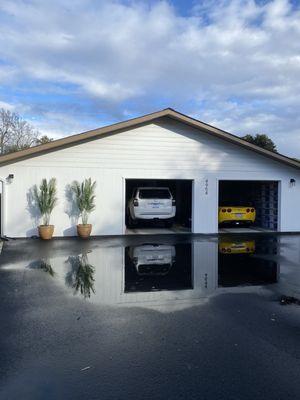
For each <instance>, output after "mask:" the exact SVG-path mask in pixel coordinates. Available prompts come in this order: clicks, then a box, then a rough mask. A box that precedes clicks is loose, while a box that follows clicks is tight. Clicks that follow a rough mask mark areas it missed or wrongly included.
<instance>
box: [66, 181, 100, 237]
mask: <svg viewBox="0 0 300 400" xmlns="http://www.w3.org/2000/svg"><path fill="white" fill-rule="evenodd" d="M95 188H96V182H92V180H91V178H89V179H85V180H84V181H83V182H82V183H79V182H77V181H75V182H74V183H73V185H72V190H73V192H74V194H75V198H76V204H77V207H78V210H79V212H80V214H79V215H80V216H81V219H82V224H78V225H77V234H78V236H80V237H81V238H88V237H89V236H90V234H91V232H92V225H91V224H88V218H89V215H90V213H91V212H92V211H93V210H94V209H95Z"/></svg>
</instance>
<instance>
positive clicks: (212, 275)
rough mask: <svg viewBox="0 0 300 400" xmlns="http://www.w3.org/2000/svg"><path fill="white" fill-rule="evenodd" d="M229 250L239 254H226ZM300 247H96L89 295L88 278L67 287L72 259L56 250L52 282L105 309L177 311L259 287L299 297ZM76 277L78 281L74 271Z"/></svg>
mask: <svg viewBox="0 0 300 400" xmlns="http://www.w3.org/2000/svg"><path fill="white" fill-rule="evenodd" d="M253 241H254V243H253ZM224 243H227V244H226V245H224ZM229 247H230V248H231V249H233V248H234V249H235V251H231V252H228V251H226V252H223V251H222V249H225V248H226V249H228V248H229ZM247 248H248V249H251V251H247ZM299 248H300V237H290V236H281V237H277V236H273V235H269V236H268V235H263V236H261V237H256V239H255V240H254V239H249V238H248V239H241V243H240V242H239V241H238V240H237V239H236V238H235V237H234V239H232V238H226V241H225V242H224V240H223V242H222V241H221V242H220V244H218V242H217V240H216V239H214V238H213V239H211V240H206V241H204V240H203V241H202V240H199V241H194V242H191V243H187V244H183V243H181V244H180V243H175V244H174V243H172V244H164V243H158V244H153V243H152V244H145V245H138V246H131V247H128V248H124V247H121V246H117V247H100V246H94V245H93V247H91V249H90V250H88V249H85V253H88V264H89V265H91V266H93V271H92V274H88V278H89V279H88V282H89V283H91V287H90V291H88V292H87V291H86V290H85V289H84V287H83V286H82V285H81V283H84V282H86V279H85V277H86V276H85V275H84V276H83V275H81V274H79V275H80V276H78V278H80V279H79V280H78V279H77V280H76V279H75V281H76V282H77V286H76V285H75V283H76V282H75V281H74V282H73V281H72V282H73V284H71V285H68V284H67V276H68V274H69V276H70V271H71V269H70V262H69V261H70V256H68V255H67V254H64V255H61V256H57V253H56V252H55V251H53V252H52V257H50V255H49V257H48V261H49V263H50V264H51V270H53V271H54V278H53V279H52V280H51V281H52V282H55V281H57V282H60V283H61V284H62V285H63V287H64V288H65V289H66V290H67V293H69V295H71V296H73V295H74V288H75V287H77V288H78V290H77V292H76V295H77V296H79V297H82V298H84V297H85V298H86V300H87V301H91V302H94V303H96V304H99V305H101V304H109V305H123V306H141V307H151V308H157V307H160V308H164V307H168V309H169V308H170V307H171V308H172V309H174V310H175V309H181V308H184V307H189V306H192V305H194V304H198V303H199V302H202V301H204V300H206V299H208V298H209V297H210V296H211V295H216V294H218V293H223V292H224V291H225V292H226V291H232V290H234V291H237V290H238V291H243V290H247V291H249V290H256V287H257V286H258V285H260V286H264V287H266V288H268V290H271V291H272V292H275V293H277V294H278V295H290V294H291V295H293V296H296V297H297V296H298V297H299V290H300V289H299V287H300V269H299V265H300V252H299ZM236 250H237V251H236ZM245 250H246V252H245ZM82 255H83V253H82V254H79V255H78V257H81V258H82ZM15 265H16V264H15V263H14V266H15ZM33 265H39V268H40V263H37V264H34V260H33V261H32V262H31V263H30V264H28V267H29V268H31V269H32V268H33V267H32V266H33ZM41 271H43V269H41ZM77 271H78V269H77ZM75 272H76V271H75ZM90 272H91V271H90ZM47 275H48V274H45V276H47ZM71 275H72V274H71ZM72 276H73V277H75V278H76V274H74V270H73V275H72ZM78 282H79V283H78ZM245 286H247V288H245ZM81 288H83V289H82V290H81ZM84 293H88V295H87V296H84Z"/></svg>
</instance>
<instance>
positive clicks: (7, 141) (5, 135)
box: [0, 108, 277, 154]
mask: <svg viewBox="0 0 300 400" xmlns="http://www.w3.org/2000/svg"><path fill="white" fill-rule="evenodd" d="M242 139H244V140H246V141H247V142H249V143H252V144H255V145H257V146H259V147H262V148H264V149H266V150H270V151H273V152H275V153H276V152H277V149H276V145H275V143H274V142H273V140H272V139H270V138H269V137H268V136H267V135H265V134H257V135H246V136H243V137H242ZM52 140H53V139H51V138H49V137H48V136H46V135H41V133H40V132H39V131H38V130H37V129H35V128H34V126H33V125H31V124H30V123H29V122H28V121H26V120H24V119H23V118H22V117H21V116H20V115H19V114H18V113H16V112H13V111H9V110H5V109H4V108H0V154H7V153H12V152H14V151H18V150H24V149H27V148H29V147H32V146H37V145H39V144H44V143H48V142H51V141H52Z"/></svg>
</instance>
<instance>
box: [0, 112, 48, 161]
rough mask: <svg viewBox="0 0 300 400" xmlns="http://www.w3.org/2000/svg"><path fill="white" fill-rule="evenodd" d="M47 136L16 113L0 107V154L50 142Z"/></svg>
mask: <svg viewBox="0 0 300 400" xmlns="http://www.w3.org/2000/svg"><path fill="white" fill-rule="evenodd" d="M51 140H52V139H50V138H48V137H47V136H42V137H40V133H39V131H38V130H37V129H35V128H34V127H33V126H32V125H31V124H30V123H28V122H27V121H25V120H24V119H23V118H22V117H21V116H20V115H19V114H18V113H15V112H12V111H9V110H5V109H4V108H1V109H0V154H5V153H11V152H13V151H18V150H23V149H27V148H28V147H31V146H35V145H38V144H43V143H47V142H50V141H51Z"/></svg>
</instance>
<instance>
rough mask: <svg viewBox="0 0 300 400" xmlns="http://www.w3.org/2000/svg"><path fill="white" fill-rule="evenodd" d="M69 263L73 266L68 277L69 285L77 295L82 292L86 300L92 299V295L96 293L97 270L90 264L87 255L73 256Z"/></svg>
mask: <svg viewBox="0 0 300 400" xmlns="http://www.w3.org/2000/svg"><path fill="white" fill-rule="evenodd" d="M68 262H69V263H70V264H71V271H69V272H68V274H67V276H66V283H67V285H68V286H70V287H72V288H74V290H75V293H77V292H78V291H80V293H81V294H82V295H83V297H84V298H87V297H91V293H92V292H93V293H95V288H94V281H95V279H94V272H95V268H94V267H93V265H91V264H89V261H88V256H87V254H82V255H81V256H75V257H73V256H71V257H69V259H68Z"/></svg>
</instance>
